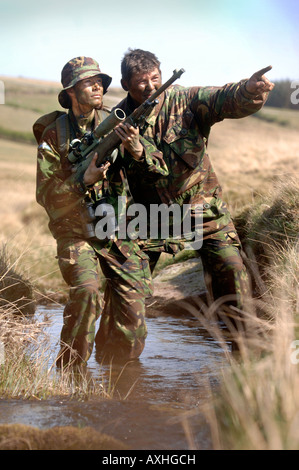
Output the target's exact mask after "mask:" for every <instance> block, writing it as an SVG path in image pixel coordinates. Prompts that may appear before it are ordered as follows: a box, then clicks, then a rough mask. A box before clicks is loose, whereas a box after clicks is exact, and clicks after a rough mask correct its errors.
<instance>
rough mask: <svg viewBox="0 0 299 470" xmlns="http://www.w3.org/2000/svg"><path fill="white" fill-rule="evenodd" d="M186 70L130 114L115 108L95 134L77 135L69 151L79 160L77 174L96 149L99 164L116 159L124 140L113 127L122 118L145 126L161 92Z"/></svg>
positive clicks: (78, 176) (86, 165) (80, 176)
mask: <svg viewBox="0 0 299 470" xmlns="http://www.w3.org/2000/svg"><path fill="white" fill-rule="evenodd" d="M184 72H185V70H184V69H180V70H177V69H176V70H174V71H173V75H172V77H171V78H170V79H169V80H167V82H165V83H164V84H163V85H162V86H161V87H160V88H159V89H158V90H157V91H155V93H153V94H152V95H151V97H150V98H149V99H147V100H146V101H145V102H144V103H142V104H141V105H140V106H139V107H138V108H136V109H135V110H134V111H133V113H131V114H130V115H129V116H128V117H126V115H125V113H124V111H122V110H121V109H120V108H116V109H115V110H114V111H113V113H111V114H110V115H109V116H108V117H107V118H106V119H104V121H102V122H101V123H100V124H99V126H98V127H97V128H96V129H95V131H94V132H93V133H92V134H88V135H85V136H84V137H83V138H82V140H79V139H77V140H78V142H77V141H72V143H71V153H70V154H69V156H68V159H69V160H70V161H71V162H72V163H76V162H77V165H76V166H75V168H74V171H76V173H77V178H78V179H79V178H82V174H83V173H84V172H85V170H86V169H87V167H88V166H89V164H90V162H91V160H92V158H93V156H94V154H95V153H96V152H97V153H98V158H97V160H96V166H97V167H99V166H101V165H102V164H103V163H105V162H107V161H110V162H111V163H113V162H114V161H115V159H116V157H117V150H116V149H117V147H118V146H119V145H120V144H121V140H120V138H119V137H118V135H117V134H116V132H115V131H114V127H115V126H116V125H117V124H119V123H120V122H123V123H124V124H126V123H129V124H131V125H133V126H134V127H139V126H142V124H143V123H144V121H145V119H146V117H147V116H149V115H150V113H151V112H152V110H153V108H154V107H155V106H156V105H157V104H158V103H159V101H158V100H157V98H158V96H159V95H161V93H163V92H164V91H165V90H166V89H167V88H168V87H169V86H170V85H171V84H172V83H173V82H174V81H175V80H177V79H178V78H180V76H181V75H182V74H183V73H184ZM110 131H111V132H110ZM108 132H109V133H108ZM105 134H107V135H105ZM103 136H104V137H103ZM115 150H116V151H115Z"/></svg>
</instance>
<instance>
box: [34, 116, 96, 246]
mask: <svg viewBox="0 0 299 470" xmlns="http://www.w3.org/2000/svg"><path fill="white" fill-rule="evenodd" d="M62 119H64V123H63V130H62V131H61V132H62V133H63V134H64V136H63V137H61V136H59V127H58V124H57V123H58V121H57V119H56V120H54V121H53V123H52V124H50V125H49V126H48V127H47V128H46V129H45V131H44V132H43V135H42V137H41V140H40V142H39V146H38V154H37V178H36V200H37V202H38V203H39V204H41V205H42V206H43V207H44V208H45V209H46V212H47V214H48V216H49V229H50V231H51V233H52V235H53V236H54V238H59V237H62V236H79V237H80V236H82V221H81V214H82V208H83V205H84V201H86V200H87V199H90V200H91V199H92V198H94V199H97V198H100V197H101V195H102V183H99V184H97V185H95V186H94V188H93V189H92V190H91V189H89V188H87V187H85V186H84V184H83V183H82V182H81V181H78V180H77V178H76V175H75V173H74V172H73V171H72V168H73V165H72V164H71V163H70V162H69V160H68V158H67V150H68V147H69V142H70V140H72V139H74V138H81V137H82V136H83V134H84V132H83V130H82V129H80V128H79V127H78V125H77V124H76V123H77V121H76V119H75V118H74V116H73V115H72V113H71V112H70V113H68V114H67V115H64V116H62ZM97 123H98V116H97V115H96V123H95V125H97ZM61 139H62V140H63V141H62V142H60V140H61Z"/></svg>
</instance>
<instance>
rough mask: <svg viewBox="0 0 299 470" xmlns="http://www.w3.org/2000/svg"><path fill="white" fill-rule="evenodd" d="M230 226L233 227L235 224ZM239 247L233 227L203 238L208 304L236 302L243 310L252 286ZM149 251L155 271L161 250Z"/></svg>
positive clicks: (152, 267) (235, 304)
mask: <svg viewBox="0 0 299 470" xmlns="http://www.w3.org/2000/svg"><path fill="white" fill-rule="evenodd" d="M231 227H232V228H234V227H233V225H232V224H231ZM240 249H241V243H240V240H239V237H238V235H237V233H236V231H235V230H233V229H232V230H230V231H221V230H220V231H219V232H215V233H214V234H213V235H212V236H211V237H210V238H206V239H204V240H203V244H202V247H201V248H200V249H199V250H198V254H199V255H200V257H201V261H202V264H203V269H204V277H205V283H206V287H207V290H208V295H209V299H208V300H209V303H211V302H214V301H216V300H220V299H222V300H223V304H229V305H233V306H235V307H237V308H238V309H240V310H242V309H244V308H246V301H247V299H248V298H250V294H251V287H250V281H249V277H248V274H247V270H246V267H245V265H244V263H243V260H242V257H241V254H240ZM178 250H179V249H178ZM146 252H147V253H148V255H149V258H150V268H151V271H153V270H154V268H155V266H156V263H157V261H158V259H159V256H160V254H161V253H160V252H159V251H155V250H152V251H146ZM220 304H221V303H220Z"/></svg>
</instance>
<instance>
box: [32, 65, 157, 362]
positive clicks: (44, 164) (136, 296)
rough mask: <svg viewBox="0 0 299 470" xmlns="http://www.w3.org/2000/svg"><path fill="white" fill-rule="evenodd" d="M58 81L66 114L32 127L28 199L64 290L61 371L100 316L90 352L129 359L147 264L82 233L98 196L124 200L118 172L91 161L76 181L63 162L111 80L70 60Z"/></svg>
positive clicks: (85, 351)
mask: <svg viewBox="0 0 299 470" xmlns="http://www.w3.org/2000/svg"><path fill="white" fill-rule="evenodd" d="M61 81H62V85H63V90H62V91H61V92H60V94H59V102H60V104H61V106H62V107H63V108H65V109H68V110H69V111H68V113H63V112H54V113H50V114H49V115H46V116H43V117H42V118H40V119H39V120H38V121H37V122H36V123H35V124H34V127H33V130H34V134H35V136H36V139H37V140H38V143H39V146H38V155H37V187H36V198H37V201H38V203H39V204H41V205H42V206H43V207H44V208H45V210H46V211H47V214H48V216H49V220H50V221H49V228H50V231H51V233H52V234H53V236H54V238H55V239H56V240H57V258H58V263H59V267H60V270H61V273H62V276H63V278H64V280H65V281H66V283H67V284H68V285H69V286H70V294H69V301H68V302H67V304H66V306H65V309H64V324H63V328H62V331H61V350H60V352H59V354H58V357H57V361H56V363H57V365H58V366H63V365H66V364H70V363H73V364H82V363H86V362H87V361H88V359H89V357H90V354H91V352H92V349H93V345H94V341H95V323H96V320H97V319H98V318H99V316H100V314H101V313H102V311H103V309H104V313H103V316H102V321H101V329H100V332H99V334H98V335H97V347H98V351H99V352H102V353H103V354H104V353H105V352H110V353H112V354H113V355H114V356H121V357H122V358H136V357H138V356H139V355H140V354H141V352H142V350H143V348H144V342H145V338H146V335H147V329H146V323H145V319H144V316H145V315H144V313H145V312H144V309H145V297H146V296H147V295H149V294H150V293H151V292H152V287H151V274H150V270H149V264H148V256H147V255H146V254H144V253H143V252H142V251H141V249H140V247H139V245H138V244H137V242H136V241H134V240H132V241H131V240H117V239H108V240H99V239H97V238H96V237H92V238H91V237H90V234H89V233H86V230H85V227H86V221H85V214H86V205H87V204H88V203H90V202H92V203H95V202H96V201H99V200H101V198H102V197H103V195H106V194H109V195H110V200H113V197H114V198H116V197H117V195H122V196H123V195H126V192H125V191H126V190H125V184H122V181H123V179H124V175H123V173H122V169H121V168H118V170H117V171H115V172H114V174H112V176H111V178H110V177H109V171H110V169H109V163H107V164H105V165H103V166H102V167H100V168H97V167H96V165H95V160H96V158H97V155H95V157H94V159H93V160H92V162H91V163H90V165H89V167H88V168H87V170H86V171H85V173H84V177H83V179H82V180H80V181H78V180H77V179H76V175H75V173H74V172H73V171H72V164H71V163H70V162H69V160H68V158H67V155H68V149H69V142H70V141H71V140H72V139H74V138H79V139H80V138H82V136H83V135H84V134H85V133H86V132H87V131H92V130H93V129H94V128H95V127H96V126H97V125H98V123H99V122H100V121H101V120H103V119H104V118H105V117H107V112H105V110H104V108H103V94H105V93H106V92H107V89H108V87H109V85H110V83H111V77H109V76H108V75H106V74H104V73H102V72H101V70H100V68H99V65H98V63H97V62H96V61H95V60H93V59H91V58H88V57H76V58H74V59H72V60H70V61H69V62H68V63H67V64H66V65H65V67H64V68H63V70H62V74H61ZM107 172H108V173H107ZM113 181H114V182H113ZM119 188H120V189H119ZM118 191H120V193H118ZM114 192H115V194H114ZM113 194H114V196H113ZM99 267H100V268H101V270H102V273H103V275H104V277H105V282H106V288H105V293H104V299H103V298H102V296H101V295H100V291H99V286H100V278H99V272H100V271H99Z"/></svg>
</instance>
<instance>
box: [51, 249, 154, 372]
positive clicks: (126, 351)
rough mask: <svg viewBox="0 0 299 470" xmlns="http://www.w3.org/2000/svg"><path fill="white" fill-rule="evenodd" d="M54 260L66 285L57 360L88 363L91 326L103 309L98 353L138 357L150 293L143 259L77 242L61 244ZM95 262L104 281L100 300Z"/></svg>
mask: <svg viewBox="0 0 299 470" xmlns="http://www.w3.org/2000/svg"><path fill="white" fill-rule="evenodd" d="M58 261H59V267H60V270H61V273H62V276H63V278H64V280H65V281H66V283H67V284H68V285H69V286H70V294H69V301H68V302H67V304H66V306H65V309H64V324H63V327H62V331H61V345H62V348H61V351H60V353H59V358H60V359H58V362H60V364H59V365H61V362H62V363H63V364H64V363H69V362H71V357H70V353H71V350H70V347H71V348H72V349H73V350H74V351H75V353H76V355H77V356H76V358H75V359H74V361H75V362H77V363H79V362H87V360H88V359H89V357H90V355H91V352H92V349H93V344H94V340H95V323H96V320H97V319H98V318H99V316H100V314H101V312H102V308H103V305H104V304H105V309H104V312H103V318H102V321H101V327H100V330H99V332H98V334H97V340H96V343H97V346H98V349H99V350H101V349H110V350H113V353H114V354H115V355H117V354H118V353H119V354H122V355H127V357H128V358H133V357H138V356H139V355H140V354H141V352H142V350H143V348H144V343H145V338H146V335H147V330H146V323H145V298H146V297H147V296H148V295H150V294H151V293H152V285H151V274H150V269H149V264H148V257H147V256H146V255H144V254H143V253H142V252H140V253H138V254H137V253H135V252H132V253H131V254H130V256H129V257H126V256H124V255H123V254H122V253H121V252H120V251H119V250H118V249H117V247H116V246H114V245H113V246H112V248H110V249H109V250H108V249H106V248H102V247H101V246H98V245H97V243H95V244H93V245H92V246H91V244H90V243H88V242H86V241H82V240H60V241H59V242H58ZM99 263H100V266H101V269H102V272H103V274H104V277H105V282H106V288H105V293H104V302H103V299H102V296H101V293H100V291H99V287H100V276H99Z"/></svg>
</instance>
